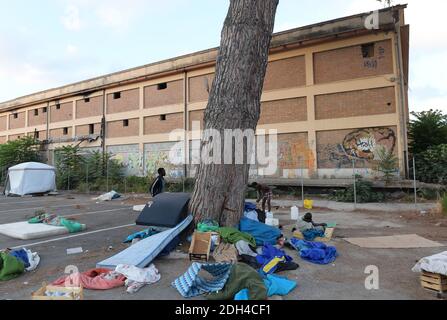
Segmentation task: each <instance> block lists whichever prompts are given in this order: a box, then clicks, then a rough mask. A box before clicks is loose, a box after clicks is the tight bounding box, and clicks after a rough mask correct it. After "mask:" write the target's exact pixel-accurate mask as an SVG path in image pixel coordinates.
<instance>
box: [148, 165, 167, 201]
mask: <svg viewBox="0 0 447 320" xmlns="http://www.w3.org/2000/svg"><path fill="white" fill-rule="evenodd" d="M157 172H158V177H157V178H156V179H155V181H154V182H153V183H152V186H151V189H150V193H151V195H152V197H155V196H156V195H157V194H160V193H163V191H164V189H165V179H164V176H166V171H165V169H164V168H159V169H158V170H157Z"/></svg>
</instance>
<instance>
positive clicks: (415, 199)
mask: <svg viewBox="0 0 447 320" xmlns="http://www.w3.org/2000/svg"><path fill="white" fill-rule="evenodd" d="M413 187H414V208H415V209H416V210H417V208H418V194H417V186H416V160H415V158H414V157H413Z"/></svg>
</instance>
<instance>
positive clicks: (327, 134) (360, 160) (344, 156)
mask: <svg viewBox="0 0 447 320" xmlns="http://www.w3.org/2000/svg"><path fill="white" fill-rule="evenodd" d="M397 134H398V133H397V128H396V127H389V128H388V127H385V128H360V129H345V130H332V131H320V132H317V162H318V168H322V169H337V168H338V169H340V168H352V159H355V165H356V167H357V168H374V167H375V166H376V165H377V161H376V160H377V151H378V150H379V148H382V147H384V148H386V149H387V150H388V151H390V150H391V151H393V153H394V154H395V155H396V154H397Z"/></svg>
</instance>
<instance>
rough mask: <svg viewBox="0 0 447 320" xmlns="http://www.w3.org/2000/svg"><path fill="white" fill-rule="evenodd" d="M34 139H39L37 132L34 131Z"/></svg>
mask: <svg viewBox="0 0 447 320" xmlns="http://www.w3.org/2000/svg"><path fill="white" fill-rule="evenodd" d="M34 138H35V139H39V131H34Z"/></svg>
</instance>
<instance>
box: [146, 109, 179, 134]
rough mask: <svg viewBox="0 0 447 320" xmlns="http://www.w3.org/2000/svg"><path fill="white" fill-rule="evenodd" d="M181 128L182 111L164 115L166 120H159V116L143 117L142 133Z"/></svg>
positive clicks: (166, 131) (155, 132)
mask: <svg viewBox="0 0 447 320" xmlns="http://www.w3.org/2000/svg"><path fill="white" fill-rule="evenodd" d="M182 128H183V113H172V114H167V115H166V120H160V116H151V117H145V118H144V134H145V135H147V134H157V133H169V132H171V131H172V130H175V129H182Z"/></svg>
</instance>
